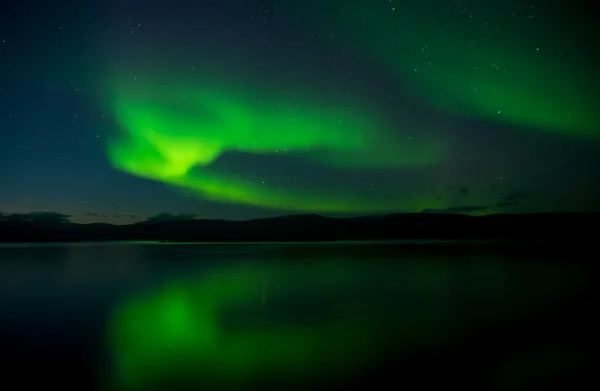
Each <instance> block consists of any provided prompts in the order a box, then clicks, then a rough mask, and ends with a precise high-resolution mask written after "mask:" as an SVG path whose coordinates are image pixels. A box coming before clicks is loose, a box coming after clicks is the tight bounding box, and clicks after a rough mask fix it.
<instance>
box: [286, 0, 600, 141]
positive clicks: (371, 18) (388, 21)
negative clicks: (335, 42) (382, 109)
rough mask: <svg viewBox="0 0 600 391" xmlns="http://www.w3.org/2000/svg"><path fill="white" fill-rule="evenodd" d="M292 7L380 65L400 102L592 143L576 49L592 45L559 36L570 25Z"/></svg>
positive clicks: (502, 8)
mask: <svg viewBox="0 0 600 391" xmlns="http://www.w3.org/2000/svg"><path fill="white" fill-rule="evenodd" d="M493 3H498V4H493ZM297 8H298V10H299V11H300V10H302V11H304V13H305V15H306V17H307V18H310V19H322V20H321V21H322V23H321V26H322V28H323V31H324V32H326V31H329V32H331V33H334V34H335V36H336V37H337V36H339V35H340V34H341V36H342V37H343V39H344V45H350V47H351V46H355V47H356V46H357V45H358V47H360V48H361V50H364V51H365V52H366V53H368V54H369V55H371V56H372V58H373V59H375V60H376V61H377V62H380V61H383V63H384V64H385V65H386V66H387V67H389V68H390V69H392V71H393V72H395V73H396V74H397V75H398V76H400V77H402V78H403V79H404V80H406V81H407V82H408V83H407V84H408V85H409V87H408V88H407V89H406V92H407V93H408V94H412V95H413V96H414V97H415V98H418V99H422V100H424V101H427V102H429V103H430V104H432V105H434V106H436V107H438V108H439V109H441V110H444V111H447V112H450V113H456V114H460V115H469V116H475V117H480V118H485V119H490V120H494V121H503V122H509V123H514V124H519V125H523V126H526V127H531V128H536V129H539V130H544V131H551V132H561V133H565V134H569V135H573V136H583V137H597V136H599V135H600V127H599V124H600V110H597V107H596V106H597V102H598V87H599V86H598V85H597V83H596V82H595V80H597V77H596V75H595V72H596V71H595V70H594V69H593V67H592V66H591V64H592V62H591V61H592V57H591V56H590V55H589V54H587V53H583V52H582V50H581V48H579V47H576V46H575V45H576V44H578V43H579V42H582V41H583V42H585V41H586V40H588V41H589V40H590V39H593V38H592V37H591V36H585V33H584V35H583V36H582V35H580V36H577V35H576V33H575V32H573V31H564V30H561V28H562V27H561V26H562V25H563V24H565V25H568V23H566V22H562V21H557V20H556V19H553V18H552V17H549V16H548V15H545V14H544V12H543V10H541V9H538V8H533V7H530V6H529V5H527V4H525V3H523V2H517V1H508V2H507V1H495V0H492V1H487V2H473V1H463V2H461V4H460V5H458V4H448V3H447V2H441V1H439V0H425V1H419V2H413V1H399V0H393V1H352V0H351V1H346V0H344V1H341V0H338V1H336V0H332V1H322V2H320V3H318V5H314V4H313V8H311V7H307V4H306V2H298V7H297ZM329 28H333V29H335V30H328V29H329ZM571 30H573V29H571ZM344 47H347V46H344ZM594 83H596V84H594Z"/></svg>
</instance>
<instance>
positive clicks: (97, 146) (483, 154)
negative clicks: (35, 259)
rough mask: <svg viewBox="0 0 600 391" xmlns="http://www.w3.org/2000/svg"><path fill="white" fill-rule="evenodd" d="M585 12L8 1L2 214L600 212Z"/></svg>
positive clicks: (348, 0) (518, 1)
mask: <svg viewBox="0 0 600 391" xmlns="http://www.w3.org/2000/svg"><path fill="white" fill-rule="evenodd" d="M582 4H583V2H582V3H581V4H578V3H577V2H565V1H560V2H559V1H554V0H541V1H537V0H536V1H523V0H486V1H483V0H463V1H454V0H418V1H417V0H411V1H408V0H405V1H401V0H320V1H318V0H272V1H265V0H262V1H261V0H255V1H252V0H247V1H244V0H236V1H232V0H198V1H188V0H181V1H180V0H169V1H157V0H152V1H150V0H147V1H144V0H121V1H117V0H97V1H96V0H91V1H82V0H71V1H66V0H54V1H41V0H39V1H10V0H9V1H5V2H3V3H2V5H1V6H0V70H1V72H0V211H1V212H3V213H4V214H9V213H30V212H36V211H37V212H56V213H61V214H65V215H69V216H70V219H71V221H74V222H110V223H117V224H124V223H133V222H137V221H141V220H145V219H147V218H149V217H151V216H155V215H159V214H163V213H168V214H171V216H172V215H180V216H181V217H186V216H187V217H190V216H195V217H197V218H224V219H236V220H237V219H249V218H257V217H268V216H276V215H285V214H293V213H320V214H324V215H333V216H337V215H341V216H347V215H360V214H381V213H389V212H422V211H428V212H440V211H446V212H456V213H469V214H475V215H479V214H487V213H530V212H553V211H600V201H599V197H600V126H599V124H600V109H598V106H600V105H599V102H600V99H599V98H600V93H599V91H600V77H599V76H598V70H599V69H600V66H599V62H598V61H599V60H598V58H600V57H599V54H600V53H598V51H599V50H598V48H599V47H600V45H598V44H597V38H596V37H597V36H600V34H598V27H599V26H600V22H599V19H598V16H597V15H598V13H597V12H595V10H593V9H591V8H586V7H585V6H583V5H582ZM162 216H163V217H165V216H167V217H168V215H162Z"/></svg>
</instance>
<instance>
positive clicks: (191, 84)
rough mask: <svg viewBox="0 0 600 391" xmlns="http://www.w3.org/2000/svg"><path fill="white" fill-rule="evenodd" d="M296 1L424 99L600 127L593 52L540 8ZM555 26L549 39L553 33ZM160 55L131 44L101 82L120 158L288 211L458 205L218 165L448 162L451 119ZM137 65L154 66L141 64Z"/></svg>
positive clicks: (527, 122)
mask: <svg viewBox="0 0 600 391" xmlns="http://www.w3.org/2000/svg"><path fill="white" fill-rule="evenodd" d="M294 4H297V7H296V6H295V5H294ZM290 6H291V7H290V10H289V12H292V13H296V14H298V15H299V17H300V19H301V20H304V22H310V23H311V24H310V25H311V26H313V25H314V26H316V27H315V29H316V30H314V31H319V30H320V31H321V33H322V35H323V36H324V37H327V36H330V37H331V39H330V41H332V47H334V48H335V47H343V48H344V50H345V51H348V52H352V53H355V54H357V55H363V56H364V57H365V58H367V59H368V61H370V62H371V63H374V64H381V66H382V67H383V69H385V71H383V70H382V72H390V74H391V75H392V76H393V77H394V80H396V84H397V86H396V87H397V88H396V89H397V90H398V91H399V92H400V93H401V94H403V95H405V96H407V97H409V98H410V99H411V100H412V101H413V102H416V103H417V102H420V103H421V104H423V107H426V108H427V110H437V111H439V112H442V113H446V114H447V115H448V117H449V118H450V117H452V118H479V119H481V120H484V121H486V122H492V123H498V124H500V125H502V124H507V125H514V126H512V127H511V130H510V131H511V132H519V131H531V130H536V131H538V132H546V133H552V134H553V135H554V136H559V137H569V138H571V137H574V138H584V139H585V138H597V137H598V136H599V135H600V132H599V128H598V124H599V123H600V118H599V116H600V111H598V110H596V107H595V105H596V103H597V101H598V99H597V98H598V91H599V88H598V86H595V85H594V82H593V80H595V78H593V77H592V75H591V74H590V72H592V71H593V69H591V67H590V66H589V63H590V62H589V61H591V60H590V59H588V58H587V57H586V54H582V53H581V52H579V51H578V49H577V48H575V47H573V45H572V44H569V43H570V42H576V41H577V40H578V39H579V40H581V39H583V38H582V36H580V35H577V32H567V31H562V30H560V28H559V27H553V26H555V25H556V23H555V21H554V20H553V19H552V18H549V17H548V16H547V15H544V14H543V13H542V11H539V12H538V10H536V9H531V8H528V7H527V6H521V5H518V4H517V5H514V4H513V5H511V6H510V7H508V6H507V7H503V6H498V7H491V6H490V5H489V4H487V3H473V5H471V2H469V1H467V2H463V3H462V6H461V7H458V6H445V8H443V9H440V11H439V13H438V12H432V10H435V9H438V8H439V1H434V0H425V1H421V2H418V3H413V2H406V1H405V2H401V1H380V2H368V3H367V2H365V1H349V2H348V1H344V2H341V1H335V0H332V1H327V2H308V3H307V2H297V3H294V2H290ZM294 8H297V9H296V11H294ZM515 10H521V11H520V12H515ZM523 18H525V19H526V20H523ZM375 21H376V22H375ZM549 38H552V42H554V44H553V45H552V47H547V46H545V45H544V41H545V40H546V41H548V39H549ZM171 54H172V53H171ZM163 57H167V58H166V59H165V58H163ZM192 57H194V58H196V57H195V56H192ZM157 58H162V59H161V60H158V61H156V62H157V65H154V62H153V65H152V66H151V67H150V68H149V70H148V67H146V68H143V67H144V65H143V64H142V62H141V60H135V59H128V58H127V55H125V56H124V57H123V60H124V62H125V63H130V65H129V66H128V67H125V68H123V69H127V70H119V71H118V72H117V73H116V74H111V75H109V77H108V78H107V79H108V82H107V83H105V84H106V85H107V86H108V88H107V89H108V93H107V96H108V99H109V101H110V103H109V104H110V107H111V108H112V112H113V114H114V116H115V117H116V119H117V121H118V123H119V125H120V128H121V130H122V133H121V134H120V135H118V136H116V137H113V138H111V139H109V141H108V146H107V152H108V158H109V160H110V162H111V163H112V165H113V166H114V167H115V168H117V169H119V170H121V171H124V172H126V173H129V174H132V175H135V176H139V177H142V178H147V179H152V180H156V181H159V182H162V183H164V184H167V185H171V186H174V187H176V188H179V189H181V190H182V191H183V192H185V194H188V195H193V196H197V197H199V198H201V199H205V200H211V201H216V202H222V203H229V204H243V205H251V206H256V207H263V208H268V209H274V210H281V211H298V212H316V213H391V212H420V211H422V210H424V209H433V210H443V209H446V208H448V207H449V206H453V204H451V201H449V200H445V199H443V198H441V197H439V196H435V195H433V194H432V193H429V188H426V186H423V187H422V188H417V189H414V188H412V189H408V188H407V189H403V188H401V187H400V189H401V190H398V189H399V188H398V187H396V188H395V190H394V191H386V190H379V191H371V192H368V191H364V192H362V193H361V192H360V191H355V190H353V191H348V189H347V188H346V187H345V186H343V184H338V185H337V187H335V186H332V187H330V188H327V189H326V188H324V187H323V186H321V185H320V184H319V185H314V186H311V185H310V184H303V186H304V187H302V186H297V185H294V186H290V184H289V183H285V182H283V183H282V182H276V181H267V182H264V181H261V180H257V179H256V178H251V177H248V176H247V175H243V174H242V173H241V172H239V171H233V170H227V169H223V167H221V166H220V165H219V164H218V163H219V162H220V161H221V159H222V158H223V157H224V156H226V155H227V154H235V153H237V154H241V155H263V156H275V155H276V156H278V157H281V159H288V160H289V161H296V162H302V161H304V162H305V163H308V164H313V165H315V168H314V169H320V168H322V169H323V170H328V171H331V172H339V173H340V175H339V178H343V176H344V175H350V174H349V173H350V172H355V173H360V172H365V171H369V170H370V172H376V171H378V170H379V171H385V170H388V172H389V171H391V170H395V172H397V173H400V174H401V173H403V172H406V173H408V172H410V173H411V174H412V175H413V176H417V177H418V176H419V175H421V173H423V177H424V176H425V175H432V173H433V172H434V171H433V170H436V169H437V168H442V169H443V167H444V164H445V163H446V162H447V159H448V156H450V155H451V154H452V153H454V152H455V151H454V150H453V149H452V148H453V147H452V145H451V144H450V143H449V141H448V140H449V138H448V135H450V134H451V132H452V130H449V129H446V127H447V126H451V125H443V124H442V122H443V121H438V122H437V124H435V123H436V122H435V120H433V122H432V123H431V124H429V125H425V127H424V125H422V124H417V122H419V121H418V120H415V119H414V118H409V117H410V115H411V113H404V114H402V112H398V113H397V114H398V115H397V117H400V118H397V117H396V118H391V117H390V115H389V114H390V113H387V114H386V113H385V111H384V110H378V109H377V108H376V107H375V106H377V105H376V104H373V102H371V101H370V99H369V98H368V97H366V96H365V95H364V94H362V93H361V92H360V91H355V92H356V93H349V94H345V95H344V94H342V93H341V91H338V92H339V93H340V95H336V94H335V93H334V92H332V90H331V89H327V88H325V87H323V88H322V89H320V90H319V88H315V89H314V90H313V91H311V92H310V93H308V92H306V91H304V92H302V93H300V91H301V88H300V85H296V86H294V85H285V86H283V87H282V86H281V85H280V86H274V85H269V83H261V82H259V81H255V82H252V81H249V80H240V76H239V75H240V74H241V73H243V72H241V71H239V70H236V69H234V68H231V69H226V70H225V71H224V70H223V69H219V70H218V71H217V70H215V69H210V66H209V65H206V66H204V65H199V66H198V67H197V69H196V71H195V72H194V75H193V77H191V76H190V75H187V74H185V72H184V73H182V74H178V73H177V72H176V71H167V69H170V68H174V69H177V66H174V65H173V64H177V61H178V57H177V54H173V58H171V57H168V56H167V54H165V55H164V56H162V57H160V55H159V57H157ZM153 61H154V60H153ZM138 62H139V63H138ZM142 69H146V71H145V72H149V74H148V75H147V76H148V77H141V76H140V71H141V70H142ZM278 71H280V70H274V71H273V72H278ZM133 75H136V76H137V77H135V79H137V81H136V82H132V81H131V80H132V79H134V77H133ZM300 78H301V77H300ZM103 88H106V86H105V87H103ZM346 88H351V87H346ZM334 90H335V89H334ZM346 92H348V91H346ZM350 95H352V96H353V97H352V98H348V96H350ZM340 96H343V98H340ZM403 116H404V117H405V118H403ZM436 126H437V127H439V128H435V127H436ZM427 127H429V128H427ZM472 148H475V146H473V147H472ZM459 153H460V151H459ZM426 169H429V171H428V172H426V171H425V170H426ZM444 176H445V175H444ZM429 177H431V176H429ZM479 182H480V181H475V182H474V183H470V184H469V186H470V187H471V188H473V186H475V185H478V184H479ZM430 187H431V186H430ZM490 197H492V198H493V196H488V195H485V196H483V198H481V197H480V198H477V199H476V200H475V199H473V200H471V202H472V204H476V205H490V204H493V203H494V202H495V201H494V200H491V201H490V200H489V199H487V198H490ZM495 211H496V210H494V209H493V208H489V209H488V210H487V212H488V213H489V212H495Z"/></svg>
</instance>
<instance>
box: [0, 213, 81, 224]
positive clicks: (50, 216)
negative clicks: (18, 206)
mask: <svg viewBox="0 0 600 391" xmlns="http://www.w3.org/2000/svg"><path fill="white" fill-rule="evenodd" d="M70 217H71V216H70V215H66V214H63V213H56V212H30V213H10V214H0V220H2V221H28V222H43V223H69V222H71V221H70Z"/></svg>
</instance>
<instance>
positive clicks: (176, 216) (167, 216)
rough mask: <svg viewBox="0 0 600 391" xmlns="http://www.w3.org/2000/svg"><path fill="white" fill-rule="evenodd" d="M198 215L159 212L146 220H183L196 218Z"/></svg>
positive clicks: (154, 221)
mask: <svg viewBox="0 0 600 391" xmlns="http://www.w3.org/2000/svg"><path fill="white" fill-rule="evenodd" d="M195 218H196V215H194V214H186V213H181V214H171V213H159V214H157V215H156V216H152V217H149V218H148V219H147V220H146V221H149V222H153V223H156V222H161V221H181V220H194V219H195Z"/></svg>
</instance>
